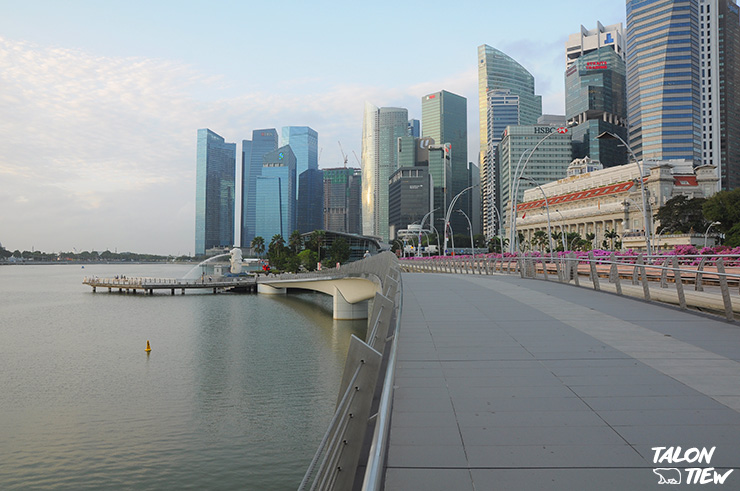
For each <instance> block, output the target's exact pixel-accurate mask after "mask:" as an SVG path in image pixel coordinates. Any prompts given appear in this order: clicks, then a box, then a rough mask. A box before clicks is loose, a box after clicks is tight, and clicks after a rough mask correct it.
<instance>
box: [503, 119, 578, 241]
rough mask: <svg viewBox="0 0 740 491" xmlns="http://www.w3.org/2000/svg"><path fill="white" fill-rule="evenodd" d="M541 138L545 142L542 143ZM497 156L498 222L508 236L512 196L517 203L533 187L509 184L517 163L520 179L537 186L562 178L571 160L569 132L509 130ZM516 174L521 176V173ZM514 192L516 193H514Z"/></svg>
mask: <svg viewBox="0 0 740 491" xmlns="http://www.w3.org/2000/svg"><path fill="white" fill-rule="evenodd" d="M548 135H549V136H548ZM544 137H547V138H546V139H543V138H544ZM538 142H541V143H540V145H539V146H538V147H537V150H536V151H534V152H532V153H531V154H530V153H528V154H526V155H525V152H530V151H531V150H532V149H533V148H534V146H535V145H537V143H538ZM497 152H498V154H499V155H498V159H499V160H498V162H499V163H500V168H501V182H500V184H501V186H500V189H501V206H502V207H503V210H502V218H503V220H502V222H503V227H504V229H505V230H506V231H507V232H508V231H510V227H509V220H510V218H511V206H512V195H513V194H514V193H516V197H517V198H516V200H517V202H521V199H522V195H523V194H524V190H525V189H529V188H531V187H534V184H532V182H531V181H529V180H518V181H514V180H513V175H514V173H515V172H516V169H517V166H518V165H519V162H522V165H526V167H523V170H524V174H523V175H524V176H526V177H528V178H531V179H533V180H534V181H535V182H537V183H538V184H540V185H542V184H545V183H548V182H550V181H556V180H558V179H562V178H564V177H566V176H567V174H568V165H569V164H570V163H571V160H572V158H571V138H570V132H569V131H567V129H566V128H563V127H561V128H556V127H554V126H530V125H520V126H509V127H508V128H506V131H505V132H504V137H503V139H502V140H501V143H499V145H498V147H497ZM523 156H524V160H522V157H523ZM519 170H520V173H521V171H522V169H519ZM517 189H518V192H516V191H515V190H517Z"/></svg>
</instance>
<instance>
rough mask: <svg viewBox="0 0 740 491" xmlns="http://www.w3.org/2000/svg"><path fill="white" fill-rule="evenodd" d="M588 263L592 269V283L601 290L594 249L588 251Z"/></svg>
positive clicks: (596, 288) (595, 288)
mask: <svg viewBox="0 0 740 491" xmlns="http://www.w3.org/2000/svg"><path fill="white" fill-rule="evenodd" d="M588 264H589V267H590V270H591V284H592V285H593V287H594V290H601V287H600V286H599V272H598V271H596V261H595V260H594V251H588Z"/></svg>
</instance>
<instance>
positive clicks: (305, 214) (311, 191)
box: [296, 169, 324, 234]
mask: <svg viewBox="0 0 740 491" xmlns="http://www.w3.org/2000/svg"><path fill="white" fill-rule="evenodd" d="M296 228H297V229H298V231H299V232H300V233H302V234H305V233H307V232H313V231H314V230H323V229H324V171H322V170H321V169H308V170H305V171H303V172H302V173H301V175H299V176H298V201H297V211H296Z"/></svg>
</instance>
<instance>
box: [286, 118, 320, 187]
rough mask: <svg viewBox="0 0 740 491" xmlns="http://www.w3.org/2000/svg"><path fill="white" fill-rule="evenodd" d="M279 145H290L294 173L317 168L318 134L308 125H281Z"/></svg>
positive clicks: (298, 173)
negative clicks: (293, 158) (294, 163)
mask: <svg viewBox="0 0 740 491" xmlns="http://www.w3.org/2000/svg"><path fill="white" fill-rule="evenodd" d="M280 145H281V146H285V145H290V148H291V149H292V150H293V153H294V154H295V161H296V168H295V172H296V175H298V176H300V175H301V174H303V172H305V171H307V170H308V169H318V168H319V134H318V133H317V132H316V131H315V130H313V129H311V128H309V127H308V126H283V132H282V137H281V139H280ZM298 192H300V191H298ZM297 198H298V196H296V199H297Z"/></svg>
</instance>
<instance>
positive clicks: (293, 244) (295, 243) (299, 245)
mask: <svg viewBox="0 0 740 491" xmlns="http://www.w3.org/2000/svg"><path fill="white" fill-rule="evenodd" d="M288 247H290V250H291V251H293V254H298V253H299V252H301V249H303V238H302V237H301V233H300V232H299V231H298V230H293V233H292V234H290V237H289V238H288Z"/></svg>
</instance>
